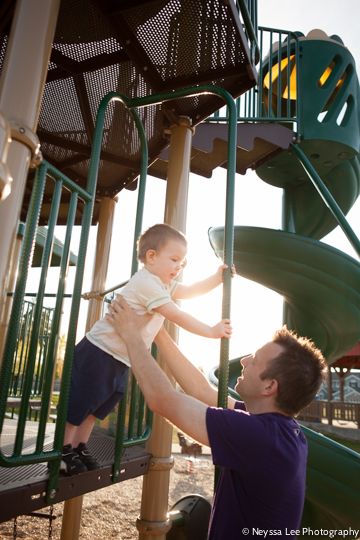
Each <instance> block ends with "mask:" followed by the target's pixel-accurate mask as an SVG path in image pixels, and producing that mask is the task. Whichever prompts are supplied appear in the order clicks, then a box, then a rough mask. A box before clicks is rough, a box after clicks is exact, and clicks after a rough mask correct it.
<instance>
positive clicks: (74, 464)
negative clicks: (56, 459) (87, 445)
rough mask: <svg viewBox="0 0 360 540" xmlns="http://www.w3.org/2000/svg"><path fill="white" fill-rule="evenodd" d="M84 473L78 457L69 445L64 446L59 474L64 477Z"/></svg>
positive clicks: (84, 469) (84, 468)
mask: <svg viewBox="0 0 360 540" xmlns="http://www.w3.org/2000/svg"><path fill="white" fill-rule="evenodd" d="M86 471H87V468H86V466H85V465H84V464H83V463H82V461H81V459H80V458H79V455H78V454H77V453H76V452H75V451H74V449H73V447H72V446H71V444H65V446H64V447H63V449H62V455H61V462H60V472H62V473H63V474H65V475H66V476H71V475H73V474H79V473H82V472H86Z"/></svg>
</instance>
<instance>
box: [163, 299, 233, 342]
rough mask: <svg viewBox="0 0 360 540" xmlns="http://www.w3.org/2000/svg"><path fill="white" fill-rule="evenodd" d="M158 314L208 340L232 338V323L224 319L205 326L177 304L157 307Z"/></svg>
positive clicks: (169, 303)
mask: <svg viewBox="0 0 360 540" xmlns="http://www.w3.org/2000/svg"><path fill="white" fill-rule="evenodd" d="M153 311H156V312H157V313H160V314H161V315H162V316H163V317H165V319H167V320H168V321H171V322H173V323H175V324H177V325H178V326H181V328H184V330H187V331H188V332H192V333H193V334H197V335H198V336H203V337H208V338H215V339H217V338H222V337H225V338H229V337H230V336H231V332H232V329H231V323H230V320H229V319H223V320H222V321H220V322H219V323H218V324H215V325H214V326H210V325H208V324H205V323H203V322H201V321H199V320H198V319H195V317H193V316H192V315H190V314H189V313H186V312H185V311H182V310H181V309H180V308H179V307H178V306H177V305H176V304H175V302H168V303H167V304H163V305H162V306H159V307H156V308H154V309H153Z"/></svg>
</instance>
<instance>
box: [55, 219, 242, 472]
mask: <svg viewBox="0 0 360 540" xmlns="http://www.w3.org/2000/svg"><path fill="white" fill-rule="evenodd" d="M186 251H187V242H186V238H185V236H184V235H183V234H182V233H181V232H179V231H177V230H176V229H174V228H173V227H171V226H169V225H166V224H158V225H154V226H153V227H150V228H149V229H148V230H147V231H145V233H143V234H142V235H141V237H140V239H139V241H138V259H139V261H140V262H141V263H143V267H142V268H141V269H140V270H139V271H138V272H136V273H135V274H134V275H133V276H132V278H131V279H130V280H129V282H128V283H127V285H126V286H125V287H124V288H123V289H122V291H121V294H122V296H123V297H124V298H125V299H126V301H127V302H128V304H129V305H130V306H131V307H132V308H133V309H134V310H135V311H136V312H137V313H138V314H139V315H143V314H150V316H149V320H148V321H147V322H146V323H145V325H144V327H143V329H142V331H141V333H142V338H143V340H144V342H145V343H146V345H147V347H148V348H150V347H151V344H152V342H153V340H154V338H155V336H156V334H157V333H158V331H159V330H160V328H161V326H162V324H163V322H164V319H167V320H169V321H171V322H173V323H175V324H177V325H178V326H180V327H181V328H184V329H185V330H188V331H189V332H192V333H194V334H198V335H200V336H204V337H209V338H222V337H230V335H231V326H230V321H229V320H228V319H224V320H222V321H220V322H219V323H218V324H216V325H215V326H209V325H207V324H204V323H202V322H201V321H199V320H197V319H195V318H194V317H192V316H191V315H190V314H188V313H186V312H184V311H182V310H181V309H180V308H179V307H178V306H177V304H176V303H175V300H178V299H185V298H191V297H193V296H198V295H201V294H205V293H207V292H208V291H210V290H212V289H214V288H215V287H217V286H218V285H219V284H220V283H222V279H223V270H224V269H225V268H226V265H222V266H220V267H219V268H218V270H217V272H216V273H215V274H213V275H211V276H209V277H208V278H207V279H204V280H202V281H200V282H197V283H194V284H192V285H183V284H182V283H179V282H178V281H176V278H177V277H178V276H179V274H180V272H181V270H182V268H183V267H184V265H185V261H186ZM129 367H130V362H129V358H128V354H127V350H126V346H125V344H124V342H123V341H122V339H121V338H120V336H119V334H118V333H117V332H116V331H115V330H114V328H113V326H112V325H111V323H110V322H109V321H108V320H107V319H106V317H103V318H102V319H100V320H99V321H97V322H96V323H95V324H94V326H93V327H92V328H91V329H90V331H89V332H88V333H87V334H86V337H84V338H83V339H82V340H81V341H80V343H78V344H77V346H76V347H75V354H74V363H73V370H72V380H71V389H70V397H69V408H68V416H67V423H66V426H65V436H64V448H63V453H62V460H61V467H60V468H61V471H62V472H63V473H65V474H67V475H71V474H78V473H80V472H84V471H86V470H93V469H96V468H98V467H99V464H98V463H97V462H96V460H95V459H94V458H93V456H91V454H90V453H89V452H88V450H87V447H86V443H87V441H88V439H89V437H90V434H91V431H92V429H93V427H94V424H95V421H96V418H99V419H101V420H103V419H104V418H105V417H106V416H107V415H108V414H109V413H110V412H111V411H112V410H113V409H114V407H115V406H116V404H117V403H118V402H119V401H121V399H122V397H123V394H124V390H125V386H126V382H127V378H128V368H129Z"/></svg>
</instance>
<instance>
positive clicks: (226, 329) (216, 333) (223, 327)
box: [210, 319, 232, 339]
mask: <svg viewBox="0 0 360 540" xmlns="http://www.w3.org/2000/svg"><path fill="white" fill-rule="evenodd" d="M231 334H232V326H231V321H230V319H223V320H222V321H220V322H219V323H218V324H215V326H212V327H211V335H210V337H212V338H215V339H216V338H230V337H231Z"/></svg>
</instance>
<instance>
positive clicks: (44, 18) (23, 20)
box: [0, 0, 60, 356]
mask: <svg viewBox="0 0 360 540" xmlns="http://www.w3.org/2000/svg"><path fill="white" fill-rule="evenodd" d="M59 5H60V0H37V1H36V2H35V1H29V0H18V1H17V2H16V8H15V15H14V19H13V23H12V28H11V32H10V37H9V43H8V46H7V50H6V56H5V61H4V68H3V72H2V75H1V81H0V110H1V113H2V114H3V116H4V117H5V119H6V121H8V122H9V123H10V124H11V125H16V126H17V127H18V129H19V130H20V132H24V133H32V134H33V135H34V137H36V136H35V132H36V128H37V123H38V117H39V113H40V105H41V100H42V96H43V91H44V86H45V80H46V75H47V69H48V63H49V58H50V53H51V46H52V42H53V38H54V33H55V27H56V20H57V16H58V11H59ZM31 138H32V137H31V136H30V137H27V139H29V140H30V139H31ZM31 154H32V152H31V149H30V148H29V145H28V144H26V143H24V142H23V141H19V140H18V139H16V140H14V137H13V141H12V142H11V144H10V147H9V150H8V156H7V163H6V165H7V167H8V169H9V171H10V173H11V176H12V177H13V182H12V184H11V193H10V194H9V195H8V197H7V198H6V199H5V200H4V201H2V202H1V212H0V230H1V235H2V236H1V242H0V319H1V321H3V309H4V304H5V303H6V295H7V292H8V291H9V282H8V277H9V275H10V272H9V268H11V267H14V266H15V265H16V262H17V261H15V260H14V257H15V252H14V250H13V249H12V247H13V246H14V245H15V238H16V233H17V226H18V220H19V215H20V209H21V203H22V199H23V193H24V190H25V182H26V177H27V172H28V168H29V164H30V160H31V157H32V156H31ZM3 322H4V324H5V325H6V324H7V321H3ZM0 356H1V350H0Z"/></svg>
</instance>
